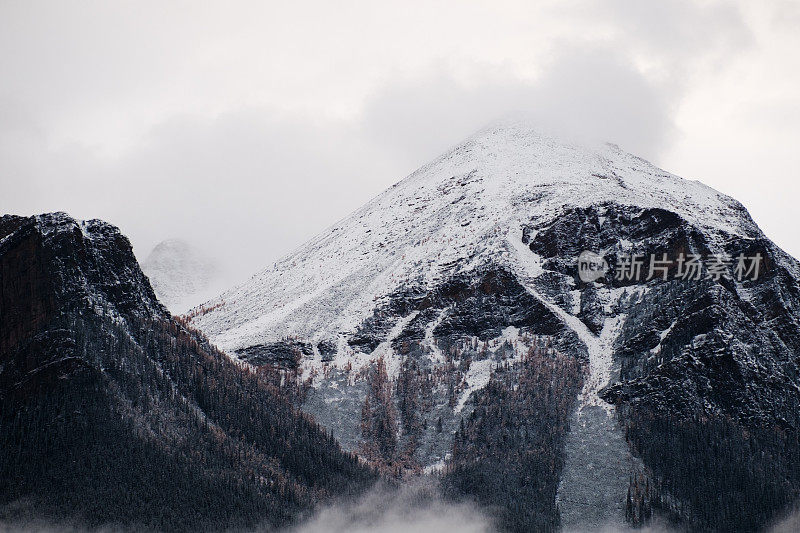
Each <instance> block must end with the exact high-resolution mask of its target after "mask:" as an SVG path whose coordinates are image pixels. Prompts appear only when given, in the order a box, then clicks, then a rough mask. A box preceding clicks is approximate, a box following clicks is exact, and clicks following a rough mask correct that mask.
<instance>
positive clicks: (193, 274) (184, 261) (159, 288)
mask: <svg viewBox="0 0 800 533" xmlns="http://www.w3.org/2000/svg"><path fill="white" fill-rule="evenodd" d="M142 270H143V271H144V273H145V274H146V275H147V277H148V278H149V279H150V284H151V285H152V287H153V290H154V291H155V293H156V296H157V297H158V299H159V301H161V303H163V304H164V305H165V306H167V308H168V309H169V310H170V311H171V312H172V313H174V314H180V313H185V312H186V311H188V310H189V309H191V308H192V307H194V306H195V305H198V304H200V303H203V302H204V301H205V300H206V299H208V298H209V297H211V296H213V295H214V294H215V293H214V292H210V291H214V290H215V289H217V290H218V289H219V288H218V285H219V281H220V267H219V265H217V264H216V262H214V261H213V260H212V259H211V258H209V257H207V256H206V255H204V254H203V253H202V252H201V251H200V250H198V249H197V248H195V247H193V246H192V245H190V244H189V243H187V242H185V241H182V240H180V239H169V240H166V241H162V242H160V243H158V244H157V245H156V246H155V248H153V250H152V251H151V252H150V253H149V254H148V256H147V258H146V259H145V260H144V262H143V263H142Z"/></svg>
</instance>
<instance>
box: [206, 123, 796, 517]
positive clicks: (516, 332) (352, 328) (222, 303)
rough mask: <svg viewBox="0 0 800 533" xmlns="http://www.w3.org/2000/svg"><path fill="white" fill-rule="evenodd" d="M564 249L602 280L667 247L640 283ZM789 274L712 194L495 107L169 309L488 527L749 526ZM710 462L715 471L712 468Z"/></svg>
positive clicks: (774, 409)
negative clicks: (275, 371) (492, 523)
mask: <svg viewBox="0 0 800 533" xmlns="http://www.w3.org/2000/svg"><path fill="white" fill-rule="evenodd" d="M584 250H589V251H593V252H596V253H598V254H599V255H600V256H602V257H603V258H605V259H606V260H607V262H608V264H609V265H610V266H611V267H613V269H614V271H620V270H621V269H622V267H623V265H622V259H621V258H624V257H626V256H630V255H632V254H641V255H642V256H643V257H645V258H649V257H650V256H651V255H654V256H655V257H658V258H662V254H665V253H666V254H668V258H669V261H668V262H667V263H666V270H665V271H664V276H663V277H662V276H660V275H659V276H652V277H651V279H645V277H643V278H642V279H641V280H638V282H637V281H634V280H630V279H625V278H624V277H622V278H621V279H616V278H615V276H614V274H613V273H609V274H608V275H606V276H605V277H603V278H600V279H599V280H597V281H595V282H591V283H584V282H582V281H581V280H580V279H579V276H578V272H577V268H576V263H577V258H578V256H579V254H580V253H581V252H582V251H584ZM688 254H697V255H699V256H702V257H704V258H709V257H723V255H725V256H731V257H737V256H738V255H742V257H745V256H746V257H756V256H757V254H760V255H758V257H763V264H762V265H761V269H760V274H761V275H760V277H758V278H757V279H753V280H750V279H744V278H743V279H737V277H736V276H735V274H734V265H733V264H731V265H729V267H728V269H727V271H726V272H727V273H726V274H725V275H724V276H715V275H711V270H709V269H707V268H706V267H703V269H702V276H701V278H702V279H697V280H695V279H682V278H680V276H678V274H680V271H679V269H680V268H682V266H683V264H682V263H679V261H678V259H677V258H678V256H681V255H688ZM643 268H644V269H645V274H647V268H648V264H647V263H645V264H644V267H643ZM668 274H669V277H668V279H664V278H666V277H667V275H668ZM798 278H800V268H798V264H797V262H796V261H795V260H794V259H792V258H791V257H789V256H788V255H786V254H785V253H784V252H782V251H781V250H780V249H778V248H777V247H776V246H775V245H774V244H772V243H771V242H770V241H769V240H768V239H766V238H765V237H764V235H763V234H762V232H761V231H760V230H759V229H758V227H757V226H756V225H755V224H754V223H753V221H752V220H751V218H750V216H749V215H748V213H747V211H746V210H745V209H744V208H743V207H742V205H741V204H739V203H738V202H737V201H735V200H733V199H732V198H730V197H728V196H725V195H723V194H721V193H718V192H717V191H715V190H713V189H711V188H709V187H707V186H705V185H703V184H701V183H699V182H696V181H689V180H685V179H682V178H680V177H678V176H674V175H672V174H670V173H668V172H665V171H663V170H661V169H659V168H657V167H655V166H653V165H651V164H650V163H648V162H646V161H644V160H642V159H640V158H638V157H635V156H633V155H631V154H628V153H625V152H624V151H622V150H621V149H620V148H618V147H617V146H614V145H607V144H605V145H597V146H586V145H582V144H577V143H569V142H564V141H561V140H559V139H558V138H556V137H553V136H549V135H546V134H543V133H541V132H539V131H537V130H536V129H535V128H533V127H531V126H530V125H529V124H527V123H526V122H523V121H508V122H502V123H498V124H495V125H493V126H490V127H488V128H486V129H484V130H483V131H480V132H479V133H477V134H476V135H474V136H473V137H471V138H469V139H468V140H466V141H465V142H463V143H462V144H460V145H458V146H456V147H455V148H453V149H452V150H450V151H449V152H447V153H446V154H444V155H443V156H441V157H439V158H438V159H436V160H435V161H433V162H432V163H430V164H428V165H426V166H424V167H422V168H420V169H419V170H417V171H416V172H414V173H413V174H412V175H410V176H408V177H407V178H406V179H404V180H402V181H401V182H399V183H397V184H396V185H394V186H393V187H392V188H390V189H388V190H387V191H385V192H384V193H383V194H381V195H380V196H378V197H377V198H375V199H374V200H372V201H371V202H369V203H368V204H367V205H365V206H364V207H362V208H361V209H359V210H358V211H356V212H355V213H353V214H352V215H350V216H349V217H347V218H345V219H343V220H342V221H340V222H339V223H337V224H335V225H334V226H333V227H331V228H329V229H328V230H326V231H325V232H323V233H322V234H320V235H319V236H317V237H316V238H314V239H312V240H311V241H310V242H308V243H306V244H305V245H304V246H302V247H301V248H300V249H299V250H297V251H296V252H295V253H293V254H291V255H289V256H287V257H286V258H284V259H283V260H282V261H280V262H278V263H277V264H275V265H274V267H271V268H267V269H266V270H263V271H261V272H259V273H258V274H256V275H255V276H254V277H253V278H252V279H251V280H250V281H249V282H247V283H245V284H244V285H242V286H240V287H237V288H235V289H232V290H230V291H228V292H225V293H224V294H222V295H221V296H220V297H218V298H217V299H214V300H211V301H210V302H208V303H207V304H205V305H204V306H202V307H201V308H198V309H196V310H194V311H193V312H192V313H191V319H192V321H193V324H194V325H195V326H197V327H199V328H200V329H201V330H202V331H203V332H204V333H205V334H207V335H208V336H209V337H210V338H211V339H212V341H213V342H215V343H216V344H217V345H218V346H219V347H220V348H222V349H223V350H225V351H226V352H227V353H229V354H231V355H233V356H235V357H238V358H240V359H242V360H244V361H248V362H249V363H251V364H253V365H256V366H258V365H270V366H279V367H283V368H285V369H286V371H287V373H288V374H289V375H291V376H293V377H296V378H297V381H298V382H301V383H303V384H305V385H306V387H305V388H302V390H301V391H300V392H301V394H302V395H301V401H302V405H303V408H304V409H305V410H306V411H307V412H309V413H311V414H313V415H314V416H315V417H316V419H317V420H318V421H319V422H320V423H322V424H323V425H325V426H327V427H328V428H329V429H330V430H331V431H332V432H333V433H334V435H335V436H336V438H337V439H339V441H340V442H341V443H342V445H343V446H345V447H346V448H349V449H353V450H357V451H360V452H361V453H362V455H363V456H364V457H366V458H368V459H370V460H372V461H374V462H378V463H381V462H382V464H383V465H384V466H385V467H386V469H387V471H394V472H398V471H400V470H404V471H414V470H417V469H421V470H425V471H428V472H430V471H441V472H443V478H442V479H443V484H444V486H445V487H446V488H448V490H452V491H453V492H454V493H456V494H462V495H463V494H469V495H472V496H475V497H476V498H478V499H479V500H480V501H482V502H483V503H485V504H487V505H490V506H495V507H496V508H499V509H502V511H500V521H501V523H502V524H503V525H504V526H505V527H506V528H507V529H519V530H525V529H526V528H531V527H534V528H537V529H545V530H547V529H554V528H558V527H565V528H568V529H569V528H586V527H600V526H603V525H606V524H612V525H613V524H621V523H623V522H625V521H628V522H631V523H635V524H639V523H643V522H646V521H647V520H649V519H650V517H651V516H652V515H653V513H656V514H662V515H665V516H666V517H668V518H669V519H674V520H679V521H683V522H685V523H687V524H691V525H693V526H696V527H713V526H714V525H719V527H721V528H722V529H724V528H725V527H726V526H728V525H730V524H737V525H738V526H740V527H741V526H745V528H755V527H760V526H762V525H763V524H764V523H766V521H767V520H769V519H770V518H771V517H772V516H774V514H775V513H776V512H777V511H778V510H780V509H783V508H784V506H785V505H787V504H788V503H789V502H791V501H792V500H793V499H794V498H796V497H797V494H798V488H800V472H799V471H798V467H797V466H796V465H794V466H793V464H792V461H794V460H795V459H796V457H795V456H796V455H798V454H799V453H800V446H796V443H797V440H796V439H797V429H798V428H799V427H800V424H798V412H797V408H796V406H797V405H798V400H800V388H798V384H800V382H799V381H798V376H799V375H800V372H799V371H798V353H800V327H799V326H798V324H800V288H798V282H797V280H798ZM376 406H378V408H376ZM767 428H773V429H774V428H780V430H777V429H774V431H773V429H767ZM775 432H777V433H775ZM754 434H755V435H756V438H754V439H753V440H751V441H748V442H745V441H746V437H745V436H743V435H754ZM723 435H724V437H723ZM731 435H733V436H731ZM670 439H672V440H670ZM715 439H718V440H719V441H720V442H722V441H724V444H719V446H720V447H721V449H720V450H717V453H709V452H707V451H706V450H707V448H706V447H704V446H705V445H706V444H707V443H708V442H710V441H715ZM663 442H669V443H670V446H671V447H670V448H669V449H667V450H664V449H659V448H660V447H661V445H662V443H663ZM701 443H705V444H701ZM776 443H780V444H776ZM787 446H789V448H790V449H791V450H792V451H791V452H790V453H788V454H787V453H786V452H781V451H778V450H785V449H786V447H787ZM792 446H794V447H792ZM782 453H783V454H784V455H781V454H782ZM687 454H690V455H691V454H693V455H692V461H693V466H692V471H691V472H686V471H685V469H684V465H682V464H681V463H680V461H681V460H685V456H686V455H687ZM764 454H777V455H780V457H779V458H776V459H774V461H772V462H771V463H769V466H768V467H767V466H765V465H766V464H767V463H765V462H764V460H763V457H764ZM729 456H732V457H736V458H737V459H736V460H735V461H733V462H734V463H735V464H734V468H736V469H737V470H736V474H735V477H734V479H732V478H731V477H730V475H728V474H721V473H720V472H719V471H720V470H721V467H722V466H723V465H726V464H727V466H728V467H731V464H730V461H729V460H728V459H729ZM681 457H683V459H681ZM759 457H761V459H759ZM726 461H727V463H726ZM736 461H738V462H736ZM766 468H772V469H777V470H779V471H780V472H782V473H781V474H780V475H777V474H774V473H771V474H770V473H764V470H765V469H766ZM531 476H533V479H534V480H535V481H532V480H531V479H532V478H531ZM787 479H788V480H789V481H787ZM732 483H733V484H735V485H736V486H739V485H740V484H742V483H744V484H750V485H751V486H752V487H753V489H752V491H751V490H750V489H748V490H745V491H738V492H737V491H734V490H733V489H732V488H731V487H732V486H733V485H732ZM715 498H716V499H715ZM759 498H760V499H759ZM520 502H524V503H520ZM745 503H747V504H748V505H750V507H751V512H750V514H749V515H748V518H747V519H746V520H745V521H744V522H743V521H742V520H743V519H742V518H741V516H740V514H737V513H739V511H737V509H739V508H740V507H741V506H742V505H745ZM752 509H755V510H752Z"/></svg>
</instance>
